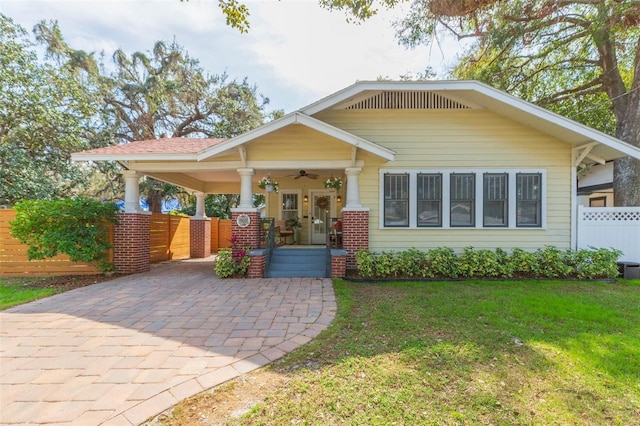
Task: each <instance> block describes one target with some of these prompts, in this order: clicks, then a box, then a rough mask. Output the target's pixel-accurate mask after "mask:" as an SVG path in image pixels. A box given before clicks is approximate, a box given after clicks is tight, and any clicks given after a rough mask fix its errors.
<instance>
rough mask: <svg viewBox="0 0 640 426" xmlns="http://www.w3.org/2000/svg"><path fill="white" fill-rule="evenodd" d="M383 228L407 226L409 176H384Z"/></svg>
mask: <svg viewBox="0 0 640 426" xmlns="http://www.w3.org/2000/svg"><path fill="white" fill-rule="evenodd" d="M384 226H409V175H408V174H406V173H403V174H391V173H385V175H384Z"/></svg>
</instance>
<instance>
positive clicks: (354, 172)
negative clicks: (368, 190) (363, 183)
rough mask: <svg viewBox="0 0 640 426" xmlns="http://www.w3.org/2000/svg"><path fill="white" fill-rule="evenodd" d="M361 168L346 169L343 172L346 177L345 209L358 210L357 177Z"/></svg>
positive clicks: (358, 189)
mask: <svg viewBox="0 0 640 426" xmlns="http://www.w3.org/2000/svg"><path fill="white" fill-rule="evenodd" d="M361 171H362V167H348V168H346V169H345V170H344V172H345V174H346V175H347V203H346V204H345V206H344V207H345V208H359V207H362V204H360V183H359V179H358V178H359V176H360V172H361Z"/></svg>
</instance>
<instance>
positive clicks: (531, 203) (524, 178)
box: [516, 173, 542, 227]
mask: <svg viewBox="0 0 640 426" xmlns="http://www.w3.org/2000/svg"><path fill="white" fill-rule="evenodd" d="M541 181H542V175H541V174H540V173H517V174H516V194H517V195H516V226H518V227H541V226H542V195H541Z"/></svg>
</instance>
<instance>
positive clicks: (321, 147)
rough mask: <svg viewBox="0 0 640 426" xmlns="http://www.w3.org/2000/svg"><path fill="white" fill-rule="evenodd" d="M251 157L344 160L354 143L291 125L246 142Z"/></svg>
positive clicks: (253, 158) (260, 158)
mask: <svg viewBox="0 0 640 426" xmlns="http://www.w3.org/2000/svg"><path fill="white" fill-rule="evenodd" d="M245 146H246V148H247V158H248V159H249V160H262V161H268V160H274V161H278V160H345V159H349V158H351V146H350V145H348V144H346V143H344V142H342V141H340V140H338V139H335V138H333V137H331V136H328V135H326V134H324V133H320V132H318V131H315V130H313V129H310V128H308V127H305V126H301V125H296V126H288V127H285V128H283V129H280V130H278V131H276V132H273V133H269V134H268V135H265V136H262V137H259V138H256V139H255V140H253V141H251V142H249V143H248V144H246V145H245Z"/></svg>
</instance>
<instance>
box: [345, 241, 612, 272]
mask: <svg viewBox="0 0 640 426" xmlns="http://www.w3.org/2000/svg"><path fill="white" fill-rule="evenodd" d="M621 254H622V253H621V252H620V251H619V250H615V249H596V248H590V249H580V250H575V251H574V250H559V249H558V248H556V247H553V246H546V247H545V248H544V249H538V250H536V251H534V252H527V251H524V250H522V249H518V248H516V249H513V250H512V251H511V253H507V252H506V251H505V250H502V249H499V248H498V249H496V250H495V251H493V250H488V249H474V248H473V247H467V248H465V249H464V250H463V251H462V253H460V254H456V253H455V252H454V251H453V250H452V249H450V248H446V247H439V248H434V249H430V250H427V251H422V250H418V249H416V248H411V249H409V250H406V251H401V252H392V251H388V252H381V253H372V252H369V251H367V250H359V251H358V252H357V253H356V263H357V267H358V272H359V274H360V276H362V277H364V278H433V279H450V278H555V279H559V278H577V279H603V278H609V279H610V278H615V277H617V276H618V266H617V264H616V262H617V260H618V258H619V257H620V255H621Z"/></svg>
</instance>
